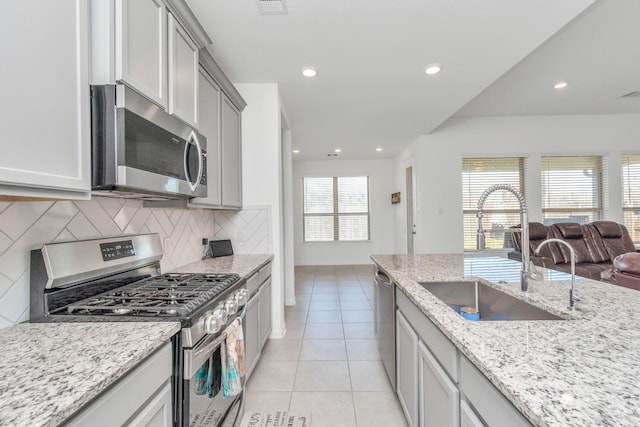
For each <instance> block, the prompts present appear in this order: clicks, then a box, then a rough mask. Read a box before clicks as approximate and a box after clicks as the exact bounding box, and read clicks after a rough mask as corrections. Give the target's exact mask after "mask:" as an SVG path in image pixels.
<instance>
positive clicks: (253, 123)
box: [235, 83, 286, 338]
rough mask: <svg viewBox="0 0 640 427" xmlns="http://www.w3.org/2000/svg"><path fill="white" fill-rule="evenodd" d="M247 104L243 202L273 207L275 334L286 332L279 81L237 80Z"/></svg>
mask: <svg viewBox="0 0 640 427" xmlns="http://www.w3.org/2000/svg"><path fill="white" fill-rule="evenodd" d="M235 86H236V88H237V89H238V91H239V92H240V94H241V95H242V97H243V98H244V99H245V101H246V102H247V107H246V108H245V110H244V111H243V112H242V203H243V205H245V206H267V207H269V208H270V211H271V227H272V230H271V236H272V238H273V255H274V258H273V270H272V273H271V277H272V291H271V298H272V299H271V307H272V310H271V311H272V323H273V332H272V334H271V336H272V337H274V338H279V337H282V336H284V334H285V332H286V330H285V323H284V280H283V278H284V263H283V253H284V249H283V245H284V242H283V232H282V222H283V219H282V218H283V217H282V216H283V209H282V198H283V194H282V172H281V171H282V141H281V135H282V133H281V105H280V95H279V93H278V85H277V84H272V83H264V84H262V83H261V84H236V85H235Z"/></svg>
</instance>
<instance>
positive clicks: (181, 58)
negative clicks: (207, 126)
mask: <svg viewBox="0 0 640 427" xmlns="http://www.w3.org/2000/svg"><path fill="white" fill-rule="evenodd" d="M198 70H199V66H198V46H196V44H195V43H194V42H193V41H192V40H191V38H190V37H189V35H188V34H187V32H186V31H185V30H184V29H183V28H182V27H181V26H180V24H179V23H178V22H177V21H176V19H175V18H174V17H173V15H171V14H169V114H173V115H175V116H176V117H179V118H181V119H182V120H184V121H185V122H186V123H188V124H190V125H191V126H193V127H195V128H198V127H199V126H198V124H199V123H198V79H199V77H198V75H199V72H198Z"/></svg>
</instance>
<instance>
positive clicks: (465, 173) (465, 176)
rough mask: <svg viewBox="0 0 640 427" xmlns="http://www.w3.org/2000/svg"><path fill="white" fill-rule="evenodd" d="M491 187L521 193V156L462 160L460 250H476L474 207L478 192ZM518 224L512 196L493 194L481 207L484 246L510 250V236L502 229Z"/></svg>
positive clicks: (522, 171)
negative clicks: (500, 185) (462, 238)
mask: <svg viewBox="0 0 640 427" xmlns="http://www.w3.org/2000/svg"><path fill="white" fill-rule="evenodd" d="M494 184H508V185H511V186H512V187H514V188H515V189H516V190H518V191H519V192H521V193H522V194H524V159H523V158H521V157H501V158H495V157H494V158H465V159H462V198H463V202H462V205H463V217H464V249H465V250H469V249H475V248H476V231H477V229H478V219H477V205H478V199H480V196H481V195H482V193H483V192H484V191H485V190H486V189H487V188H489V187H490V186H492V185H494ZM519 223H520V205H519V203H518V200H517V199H516V198H515V197H514V196H513V194H511V193H509V192H507V191H497V192H495V193H493V194H491V195H490V196H489V198H488V199H487V201H486V203H485V205H484V207H483V223H482V224H483V228H484V229H485V233H486V247H487V248H492V249H499V248H505V247H506V248H509V247H512V243H511V235H510V234H509V233H507V234H505V232H504V230H505V229H506V228H508V227H510V226H513V225H517V224H519Z"/></svg>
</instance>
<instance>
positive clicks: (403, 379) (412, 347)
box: [396, 311, 418, 427]
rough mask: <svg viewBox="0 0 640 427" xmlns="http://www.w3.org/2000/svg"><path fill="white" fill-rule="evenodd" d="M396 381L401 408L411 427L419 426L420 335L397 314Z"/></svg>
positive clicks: (400, 314)
mask: <svg viewBox="0 0 640 427" xmlns="http://www.w3.org/2000/svg"><path fill="white" fill-rule="evenodd" d="M396 380H397V393H398V399H399V400H400V406H402V410H403V411H404V415H405V416H406V417H407V422H408V423H409V426H410V427H414V426H417V425H418V335H417V334H416V333H415V332H414V331H413V329H412V328H411V325H410V324H409V322H407V320H406V319H405V318H404V316H403V315H402V313H400V312H399V311H397V312H396Z"/></svg>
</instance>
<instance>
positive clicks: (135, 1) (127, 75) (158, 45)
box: [115, 0, 167, 109]
mask: <svg viewBox="0 0 640 427" xmlns="http://www.w3.org/2000/svg"><path fill="white" fill-rule="evenodd" d="M166 40H167V10H166V8H165V5H164V3H163V2H162V0H116V52H115V53H116V55H115V56H116V58H115V60H116V80H118V81H121V82H124V83H126V84H127V85H128V86H131V87H132V88H134V89H135V90H137V91H138V92H140V93H141V94H143V95H144V96H146V97H147V98H149V99H150V100H152V101H153V102H155V103H156V104H158V105H160V106H161V107H163V108H165V109H166V108H167V72H166V70H167V41H166Z"/></svg>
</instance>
